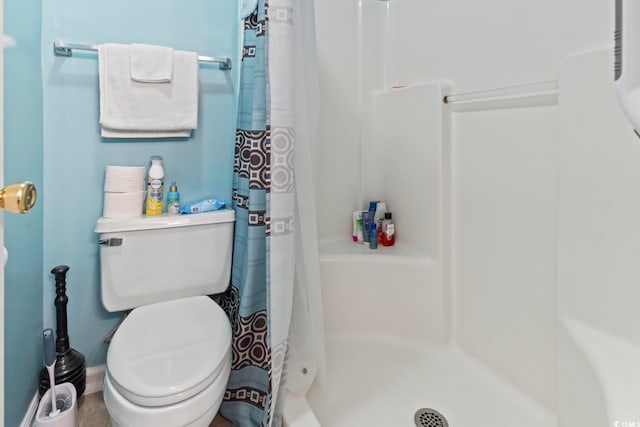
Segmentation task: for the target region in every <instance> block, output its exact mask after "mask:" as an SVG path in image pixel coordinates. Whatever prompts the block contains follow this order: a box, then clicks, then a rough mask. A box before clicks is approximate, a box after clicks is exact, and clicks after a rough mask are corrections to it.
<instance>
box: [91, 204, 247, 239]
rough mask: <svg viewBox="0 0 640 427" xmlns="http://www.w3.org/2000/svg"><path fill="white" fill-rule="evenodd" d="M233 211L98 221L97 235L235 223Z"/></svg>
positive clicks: (103, 219) (102, 219) (223, 210)
mask: <svg viewBox="0 0 640 427" xmlns="http://www.w3.org/2000/svg"><path fill="white" fill-rule="evenodd" d="M235 218H236V213H235V211H234V210H233V209H220V210H217V211H212V212H203V213H197V214H188V215H167V214H162V215H159V216H141V217H136V218H104V217H101V218H99V219H98V222H97V224H96V229H95V232H96V233H116V232H121V231H137V230H155V229H160V228H174V227H189V226H193V225H206V224H217V223H223V222H233V221H235Z"/></svg>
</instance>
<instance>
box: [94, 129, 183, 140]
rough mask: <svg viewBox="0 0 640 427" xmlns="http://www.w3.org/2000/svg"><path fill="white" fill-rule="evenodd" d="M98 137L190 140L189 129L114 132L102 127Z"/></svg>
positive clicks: (114, 130)
mask: <svg viewBox="0 0 640 427" xmlns="http://www.w3.org/2000/svg"><path fill="white" fill-rule="evenodd" d="M100 135H101V136H102V137H104V138H190V137H191V129H187V130H174V131H156V132H153V131H144V130H116V129H109V128H106V127H104V126H102V129H101V130H100Z"/></svg>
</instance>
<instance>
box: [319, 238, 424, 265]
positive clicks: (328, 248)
mask: <svg viewBox="0 0 640 427" xmlns="http://www.w3.org/2000/svg"><path fill="white" fill-rule="evenodd" d="M319 249H320V259H321V260H323V261H331V260H334V261H335V260H345V261H346V260H350V259H353V260H355V259H357V260H359V261H366V260H370V261H374V262H411V263H415V262H420V263H422V262H424V263H427V264H433V263H434V262H435V261H434V259H433V258H432V257H430V256H429V255H428V254H427V253H425V252H420V251H417V250H416V249H415V248H411V247H408V246H404V245H402V244H401V243H396V244H395V245H394V246H382V245H378V249H369V246H368V244H367V245H364V244H362V243H354V242H353V241H352V240H348V239H344V240H326V241H322V242H320V244H319Z"/></svg>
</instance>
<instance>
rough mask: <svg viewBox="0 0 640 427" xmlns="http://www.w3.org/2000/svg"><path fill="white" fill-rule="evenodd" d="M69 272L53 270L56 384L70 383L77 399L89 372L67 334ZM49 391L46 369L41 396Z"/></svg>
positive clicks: (43, 373)
mask: <svg viewBox="0 0 640 427" xmlns="http://www.w3.org/2000/svg"><path fill="white" fill-rule="evenodd" d="M67 271H69V267H68V266H66V265H59V266H57V267H55V268H54V269H53V270H51V274H53V275H54V276H55V278H56V299H55V300H54V304H55V306H56V369H55V382H56V383H58V384H62V383H66V382H69V383H71V384H73V386H74V387H75V388H76V394H77V397H80V396H81V395H82V393H84V389H85V387H86V385H87V370H86V365H85V359H84V355H83V354H82V353H80V352H78V351H76V350H74V349H73V348H71V345H70V343H69V334H68V333H67V302H68V301H69V298H67V294H66V292H67ZM48 389H49V374H48V372H47V369H46V368H43V369H42V370H41V371H40V388H39V391H40V396H41V397H42V395H44V394H45V392H46V391H47V390H48Z"/></svg>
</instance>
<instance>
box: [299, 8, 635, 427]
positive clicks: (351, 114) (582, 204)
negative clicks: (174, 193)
mask: <svg viewBox="0 0 640 427" xmlns="http://www.w3.org/2000/svg"><path fill="white" fill-rule="evenodd" d="M574 3H575V4H574ZM614 18H615V16H614V3H613V2H610V1H597V2H591V3H589V4H584V2H581V3H580V5H579V7H578V4H577V3H576V2H573V1H569V0H563V1H560V2H558V1H555V0H543V1H540V2H509V1H506V0H490V1H489V2H481V3H478V2H475V1H473V0H456V1H452V2H446V3H433V2H421V1H417V0H392V1H390V2H379V1H374V0H360V1H350V2H344V1H342V0H323V1H322V2H316V24H317V43H318V62H319V70H320V87H321V89H322V90H321V105H322V111H321V123H320V144H319V157H318V158H319V165H318V196H317V205H318V215H317V217H318V225H319V239H320V269H321V277H322V298H323V307H324V326H325V329H326V334H327V340H326V342H327V346H326V347H327V375H326V381H325V384H324V388H325V390H324V391H323V390H321V387H318V386H315V387H313V388H312V390H311V391H310V393H309V394H308V401H309V403H310V406H311V409H312V410H313V411H314V412H315V414H316V416H317V418H318V420H319V422H320V424H321V425H323V426H353V425H371V426H378V425H380V426H389V425H398V426H400V425H403V426H404V425H407V426H409V425H414V423H413V417H414V413H415V412H416V411H417V410H418V409H420V408H423V407H430V408H434V409H436V410H438V411H440V412H441V413H442V414H444V415H445V416H446V417H447V418H448V420H449V423H450V424H451V425H483V426H484V425H486V426H491V427H500V426H512V425H514V423H517V425H518V426H520V427H522V426H529V425H530V426H561V427H564V426H573V425H581V426H593V427H602V426H609V425H611V426H614V425H623V424H621V423H625V422H627V423H629V422H637V421H639V420H640V407H639V405H637V402H636V401H634V397H633V396H638V395H640V372H638V369H637V367H636V366H637V364H638V363H637V362H638V360H640V329H638V327H637V325H639V324H640V314H638V310H637V307H636V306H637V302H636V301H638V300H640V286H638V283H640V266H639V264H638V262H637V259H638V256H640V227H638V226H637V219H638V218H640V199H638V198H637V197H636V196H635V195H636V194H637V192H638V188H639V187H640V143H639V141H638V139H637V137H636V136H635V134H634V133H633V129H632V126H631V125H630V124H629V122H628V121H627V120H626V119H625V117H624V114H623V113H622V111H621V109H620V107H619V106H618V104H617V102H616V98H615V90H614V83H613V82H614V79H613V60H614V52H613V51H614V46H613V38H612V36H611V35H612V34H613V30H614V22H615V19H614ZM445 97H446V98H447V100H448V103H444V102H443V99H444V98H445ZM378 199H379V200H385V201H386V202H387V204H388V207H389V208H390V210H391V211H393V216H394V219H395V222H396V224H397V229H398V235H397V245H396V246H395V247H393V248H390V249H389V248H385V249H386V250H378V251H377V252H375V253H373V252H371V251H370V250H369V249H367V248H364V247H360V246H357V245H354V244H353V243H351V221H350V215H351V212H352V211H354V210H357V209H363V208H365V206H366V203H367V201H368V200H378ZM478 414H482V419H478ZM514 420H517V422H516V421H514ZM616 423H618V424H616ZM290 424H291V425H292V426H295V425H296V424H295V419H294V420H292V422H291V423H290ZM300 425H303V424H300Z"/></svg>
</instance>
